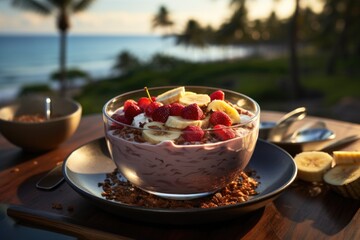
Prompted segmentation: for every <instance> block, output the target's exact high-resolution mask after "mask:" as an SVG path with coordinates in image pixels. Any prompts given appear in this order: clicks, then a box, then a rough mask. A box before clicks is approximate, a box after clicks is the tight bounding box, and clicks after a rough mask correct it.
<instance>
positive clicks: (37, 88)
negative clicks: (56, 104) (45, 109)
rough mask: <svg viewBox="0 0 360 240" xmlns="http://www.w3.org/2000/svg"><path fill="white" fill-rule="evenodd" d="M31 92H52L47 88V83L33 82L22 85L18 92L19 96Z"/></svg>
mask: <svg viewBox="0 0 360 240" xmlns="http://www.w3.org/2000/svg"><path fill="white" fill-rule="evenodd" d="M33 93H40V94H53V93H52V90H51V89H50V88H49V86H48V85H47V84H34V85H27V86H24V87H22V88H21V90H20V92H19V96H24V95H28V94H33Z"/></svg>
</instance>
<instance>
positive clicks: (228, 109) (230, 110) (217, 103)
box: [207, 100, 240, 124]
mask: <svg viewBox="0 0 360 240" xmlns="http://www.w3.org/2000/svg"><path fill="white" fill-rule="evenodd" d="M207 110H208V111H221V112H225V113H226V114H227V115H229V117H230V118H231V120H232V124H236V123H240V114H239V112H238V111H237V110H236V109H235V108H234V107H232V106H231V105H230V104H229V103H227V102H225V101H223V100H214V101H212V102H210V103H209V105H208V107H207Z"/></svg>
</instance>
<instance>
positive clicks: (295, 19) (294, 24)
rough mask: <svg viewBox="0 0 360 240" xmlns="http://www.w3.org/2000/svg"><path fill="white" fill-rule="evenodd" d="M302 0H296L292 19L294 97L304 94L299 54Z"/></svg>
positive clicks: (291, 76) (290, 46) (291, 40)
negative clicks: (299, 21)
mask: <svg viewBox="0 0 360 240" xmlns="http://www.w3.org/2000/svg"><path fill="white" fill-rule="evenodd" d="M299 4H300V0H295V11H294V14H293V16H292V18H291V20H290V31H289V33H290V37H289V39H290V41H289V50H290V62H289V64H290V91H291V96H292V98H293V99H298V98H300V97H301V95H302V88H301V86H300V77H299V66H298V54H297V37H298V36H297V33H298V17H299V8H300V6H299Z"/></svg>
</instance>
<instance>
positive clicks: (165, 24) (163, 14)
mask: <svg viewBox="0 0 360 240" xmlns="http://www.w3.org/2000/svg"><path fill="white" fill-rule="evenodd" d="M173 25H174V22H173V21H172V20H171V18H170V14H169V11H168V10H167V8H166V7H165V6H160V8H159V12H158V13H157V14H156V15H155V16H154V18H153V20H152V28H153V29H155V28H157V27H160V28H164V29H168V28H171V27H172V26H173Z"/></svg>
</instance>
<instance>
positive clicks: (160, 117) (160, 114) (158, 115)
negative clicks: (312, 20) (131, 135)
mask: <svg viewBox="0 0 360 240" xmlns="http://www.w3.org/2000/svg"><path fill="white" fill-rule="evenodd" d="M169 116H170V106H169V105H164V106H161V107H158V108H156V109H155V110H154V112H153V114H152V115H151V117H152V119H153V121H157V122H162V123H164V122H166V120H167V119H168V117H169Z"/></svg>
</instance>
